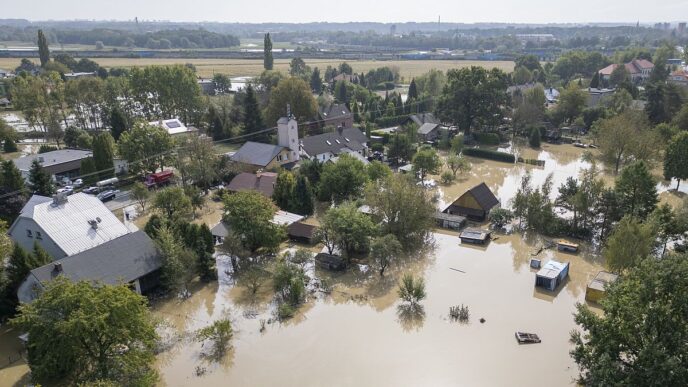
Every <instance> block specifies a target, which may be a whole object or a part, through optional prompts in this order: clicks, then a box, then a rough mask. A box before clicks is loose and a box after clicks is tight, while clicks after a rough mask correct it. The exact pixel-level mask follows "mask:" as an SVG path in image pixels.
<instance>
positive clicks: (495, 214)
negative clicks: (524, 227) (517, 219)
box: [487, 208, 514, 227]
mask: <svg viewBox="0 0 688 387" xmlns="http://www.w3.org/2000/svg"><path fill="white" fill-rule="evenodd" d="M487 218H488V219H489V220H490V223H492V224H494V225H495V226H497V227H503V226H504V225H505V224H507V223H510V222H511V221H512V220H513V219H514V213H513V212H511V211H510V210H509V209H506V208H495V209H493V210H492V211H490V214H489V215H488V216H487Z"/></svg>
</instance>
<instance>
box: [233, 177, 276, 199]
mask: <svg viewBox="0 0 688 387" xmlns="http://www.w3.org/2000/svg"><path fill="white" fill-rule="evenodd" d="M276 181H277V174H276V173H272V172H260V173H246V172H244V173H240V174H238V175H236V176H234V178H233V179H232V181H230V182H229V185H228V186H227V190H229V191H230V192H241V191H258V192H260V193H261V194H263V196H266V197H268V198H270V197H272V192H273V191H274V190H275V182H276Z"/></svg>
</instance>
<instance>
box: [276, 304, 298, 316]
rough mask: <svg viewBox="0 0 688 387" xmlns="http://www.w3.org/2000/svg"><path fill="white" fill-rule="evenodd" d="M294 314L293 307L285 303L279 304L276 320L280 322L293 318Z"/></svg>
mask: <svg viewBox="0 0 688 387" xmlns="http://www.w3.org/2000/svg"><path fill="white" fill-rule="evenodd" d="M295 312H296V310H294V307H293V306H291V305H289V304H287V303H286V302H285V303H282V304H280V306H279V307H278V308H277V318H279V319H280V320H287V319H290V318H292V317H294V313H295Z"/></svg>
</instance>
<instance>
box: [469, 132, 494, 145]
mask: <svg viewBox="0 0 688 387" xmlns="http://www.w3.org/2000/svg"><path fill="white" fill-rule="evenodd" d="M473 136H474V137H475V141H477V142H478V144H482V145H499V135H498V134H497V133H474V134H473Z"/></svg>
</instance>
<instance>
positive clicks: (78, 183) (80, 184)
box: [72, 179, 84, 188]
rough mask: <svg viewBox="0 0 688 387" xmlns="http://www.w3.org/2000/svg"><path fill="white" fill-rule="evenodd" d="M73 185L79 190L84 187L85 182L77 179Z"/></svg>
mask: <svg viewBox="0 0 688 387" xmlns="http://www.w3.org/2000/svg"><path fill="white" fill-rule="evenodd" d="M72 185H73V186H74V187H76V188H79V187H81V186H82V185H84V180H83V179H76V180H74V181H73V182H72Z"/></svg>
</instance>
